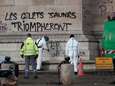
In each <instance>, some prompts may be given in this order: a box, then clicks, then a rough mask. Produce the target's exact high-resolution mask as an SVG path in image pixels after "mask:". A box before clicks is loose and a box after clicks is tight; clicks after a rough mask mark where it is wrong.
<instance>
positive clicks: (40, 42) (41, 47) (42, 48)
mask: <svg viewBox="0 0 115 86" xmlns="http://www.w3.org/2000/svg"><path fill="white" fill-rule="evenodd" d="M48 40H49V38H48V37H46V36H43V37H42V38H41V39H37V41H36V43H37V45H38V48H39V55H38V58H37V67H36V69H37V70H41V66H42V62H43V61H45V52H44V51H45V50H48V51H49V49H48V47H47V41H48Z"/></svg>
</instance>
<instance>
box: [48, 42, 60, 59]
mask: <svg viewBox="0 0 115 86" xmlns="http://www.w3.org/2000/svg"><path fill="white" fill-rule="evenodd" d="M49 49H50V55H51V56H52V57H56V56H59V55H60V50H61V47H60V42H59V41H51V42H50V43H49Z"/></svg>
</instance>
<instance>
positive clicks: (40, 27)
mask: <svg viewBox="0 0 115 86" xmlns="http://www.w3.org/2000/svg"><path fill="white" fill-rule="evenodd" d="M45 15H46V16H47V17H48V18H49V19H53V18H64V19H65V18H67V19H76V17H77V14H76V12H71V11H68V12H48V13H47V14H45V13H44V12H23V13H21V14H20V15H18V13H16V12H10V13H8V12H6V15H5V21H10V22H11V25H12V26H13V28H16V29H17V31H20V32H28V31H29V32H42V31H53V30H54V31H67V30H68V28H69V26H70V25H72V23H70V22H62V23H60V22H57V23H54V22H39V21H34V20H37V19H38V20H39V19H43V18H45ZM33 21H34V22H33ZM55 21H56V20H55Z"/></svg>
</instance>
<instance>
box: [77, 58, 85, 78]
mask: <svg viewBox="0 0 115 86" xmlns="http://www.w3.org/2000/svg"><path fill="white" fill-rule="evenodd" d="M84 75H85V73H84V71H83V63H82V61H81V58H80V63H79V65H78V76H79V77H83V76H84Z"/></svg>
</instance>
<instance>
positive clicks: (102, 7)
mask: <svg viewBox="0 0 115 86" xmlns="http://www.w3.org/2000/svg"><path fill="white" fill-rule="evenodd" d="M96 4H97V6H98V9H99V15H100V16H104V15H105V14H107V13H108V12H109V11H110V10H108V7H109V9H111V11H112V10H113V0H101V1H100V0H97V2H96Z"/></svg>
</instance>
